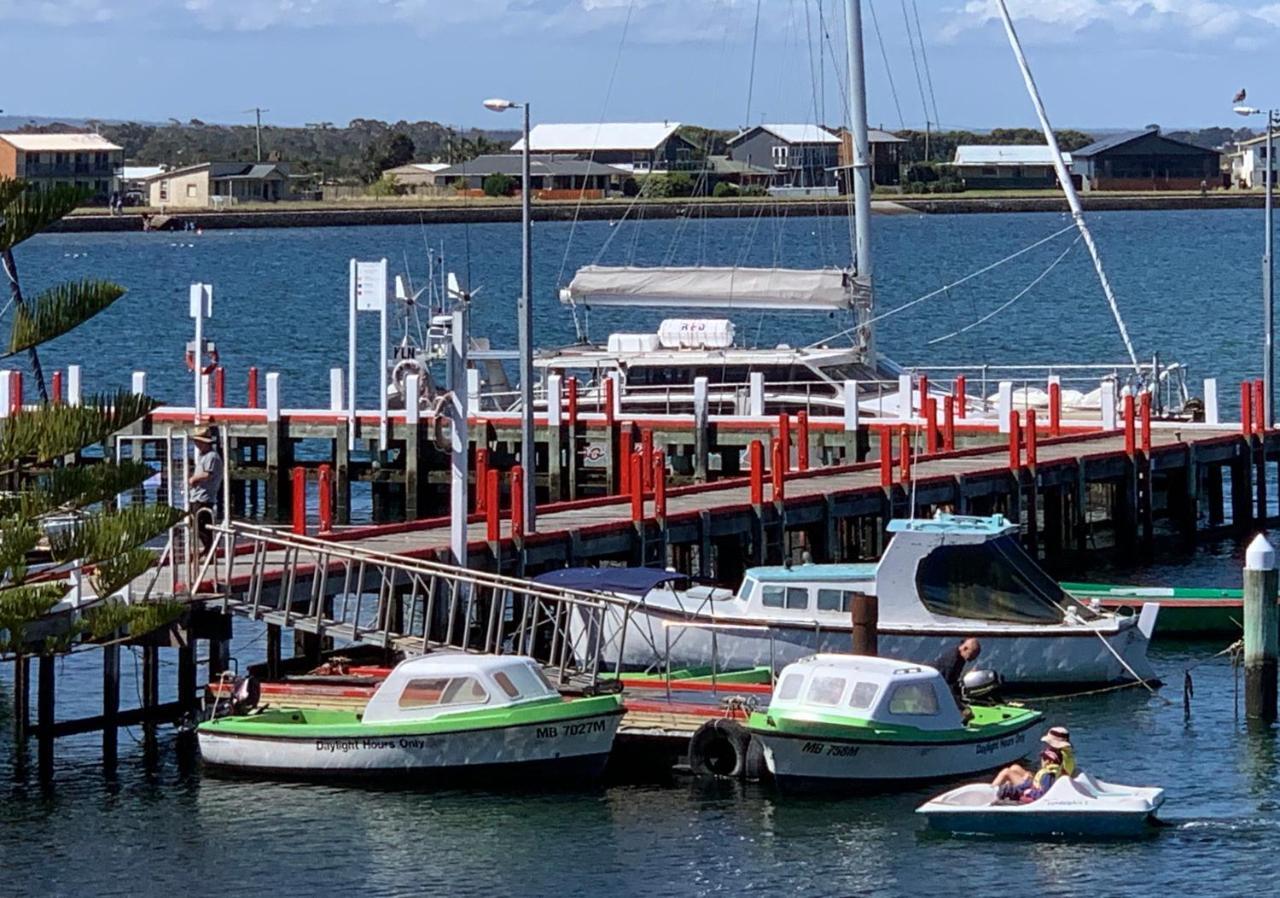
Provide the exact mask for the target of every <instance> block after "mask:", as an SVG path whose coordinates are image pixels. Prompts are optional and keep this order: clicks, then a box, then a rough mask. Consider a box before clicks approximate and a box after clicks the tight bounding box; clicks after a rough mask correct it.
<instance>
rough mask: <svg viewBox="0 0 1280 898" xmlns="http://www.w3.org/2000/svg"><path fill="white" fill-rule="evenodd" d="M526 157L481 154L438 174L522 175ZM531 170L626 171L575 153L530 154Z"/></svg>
mask: <svg viewBox="0 0 1280 898" xmlns="http://www.w3.org/2000/svg"><path fill="white" fill-rule="evenodd" d="M523 161H524V156H523V155H522V154H520V153H510V154H506V153H504V154H493V155H487V156H477V157H476V158H474V159H469V160H467V161H466V162H459V163H458V164H457V165H450V166H448V167H446V168H443V169H441V170H440V171H438V172H436V174H437V175H438V176H439V177H442V178H455V177H462V176H464V175H493V174H503V175H511V176H512V177H516V178H518V177H520V172H521V166H522V164H523ZM529 174H530V175H531V176H534V177H540V176H544V175H565V176H589V175H618V174H623V172H622V170H621V169H619V168H617V167H615V166H612V165H604V164H602V163H600V162H591V161H589V160H587V159H576V158H574V157H572V156H554V155H544V156H530V157H529Z"/></svg>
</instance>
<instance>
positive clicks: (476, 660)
mask: <svg viewBox="0 0 1280 898" xmlns="http://www.w3.org/2000/svg"><path fill="white" fill-rule="evenodd" d="M548 700H556V701H559V700H560V693H559V692H558V691H556V689H555V687H554V686H552V685H551V684H550V683H549V682H548V681H547V678H546V677H545V676H543V674H542V670H541V668H539V667H538V664H537V662H535V661H533V660H532V659H531V658H527V657H525V656H523V655H496V656H493V655H462V654H457V655H455V654H441V655H424V656H423V657H421V658H409V659H407V660H405V661H402V662H400V664H398V665H396V668H395V670H393V671H391V673H390V674H388V675H387V678H386V679H385V680H384V681H383V682H382V685H381V686H379V687H378V691H377V692H375V693H374V694H373V698H371V699H369V704H368V705H367V706H366V707H365V710H364V716H363V718H362V721H363V722H364V723H367V724H372V723H397V722H403V721H408V720H431V719H433V718H436V717H442V716H444V715H447V714H457V713H460V712H464V711H476V710H479V709H481V708H485V707H509V706H511V705H519V704H526V703H529V702H545V701H548Z"/></svg>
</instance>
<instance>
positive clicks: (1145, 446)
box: [1141, 392, 1151, 456]
mask: <svg viewBox="0 0 1280 898" xmlns="http://www.w3.org/2000/svg"><path fill="white" fill-rule="evenodd" d="M1141 409H1142V451H1143V453H1144V454H1146V455H1148V456H1149V455H1150V454H1151V394H1150V393H1146V392H1144V393H1143V394H1142V405H1141Z"/></svg>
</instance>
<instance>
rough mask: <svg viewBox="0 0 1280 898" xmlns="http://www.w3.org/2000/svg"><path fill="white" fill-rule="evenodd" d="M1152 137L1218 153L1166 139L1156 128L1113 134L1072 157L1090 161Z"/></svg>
mask: <svg viewBox="0 0 1280 898" xmlns="http://www.w3.org/2000/svg"><path fill="white" fill-rule="evenodd" d="M1152 136H1154V137H1158V138H1159V139H1160V140H1163V141H1165V142H1167V143H1173V144H1178V145H1179V146H1184V147H1191V148H1192V149H1195V150H1199V151H1200V152H1202V153H1217V152H1218V151H1217V150H1208V149H1205V148H1204V147H1199V146H1196V145H1195V144H1193V143H1187V142H1186V141H1185V140H1175V139H1174V138H1172V137H1166V136H1165V135H1163V134H1161V133H1160V132H1159V130H1157V129H1154V128H1149V129H1147V130H1146V131H1129V132H1127V133H1125V134H1112V135H1111V136H1110V137H1104V138H1103V139H1102V140H1095V141H1094V142H1093V143H1091V144H1089V145H1088V146H1087V147H1081V148H1080V149H1078V150H1072V151H1071V155H1072V156H1073V157H1074V158H1076V159H1088V158H1090V157H1092V156H1097V155H1098V154H1099V153H1105V152H1107V151H1108V150H1114V149H1116V148H1117V147H1122V146H1124V145H1125V144H1127V143H1132V142H1133V141H1135V140H1139V139H1141V138H1143V137H1152Z"/></svg>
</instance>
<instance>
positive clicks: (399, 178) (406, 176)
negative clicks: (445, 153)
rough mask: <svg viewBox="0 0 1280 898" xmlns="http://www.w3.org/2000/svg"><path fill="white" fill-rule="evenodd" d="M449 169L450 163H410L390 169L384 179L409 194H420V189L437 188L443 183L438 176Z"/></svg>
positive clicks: (383, 175)
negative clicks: (391, 181) (389, 180)
mask: <svg viewBox="0 0 1280 898" xmlns="http://www.w3.org/2000/svg"><path fill="white" fill-rule="evenodd" d="M448 167H449V163H448V162H410V163H409V164H407V165H397V166H396V167H395V168H388V169H387V170H386V171H384V172H383V173H382V177H384V178H390V179H391V180H393V181H395V182H396V184H397V185H399V186H400V187H402V188H404V189H405V190H406V191H408V192H409V193H418V191H419V188H435V187H437V186H439V184H440V183H441V182H439V181H437V180H436V175H438V174H439V173H440V172H442V171H444V170H445V169H446V168H448Z"/></svg>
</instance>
